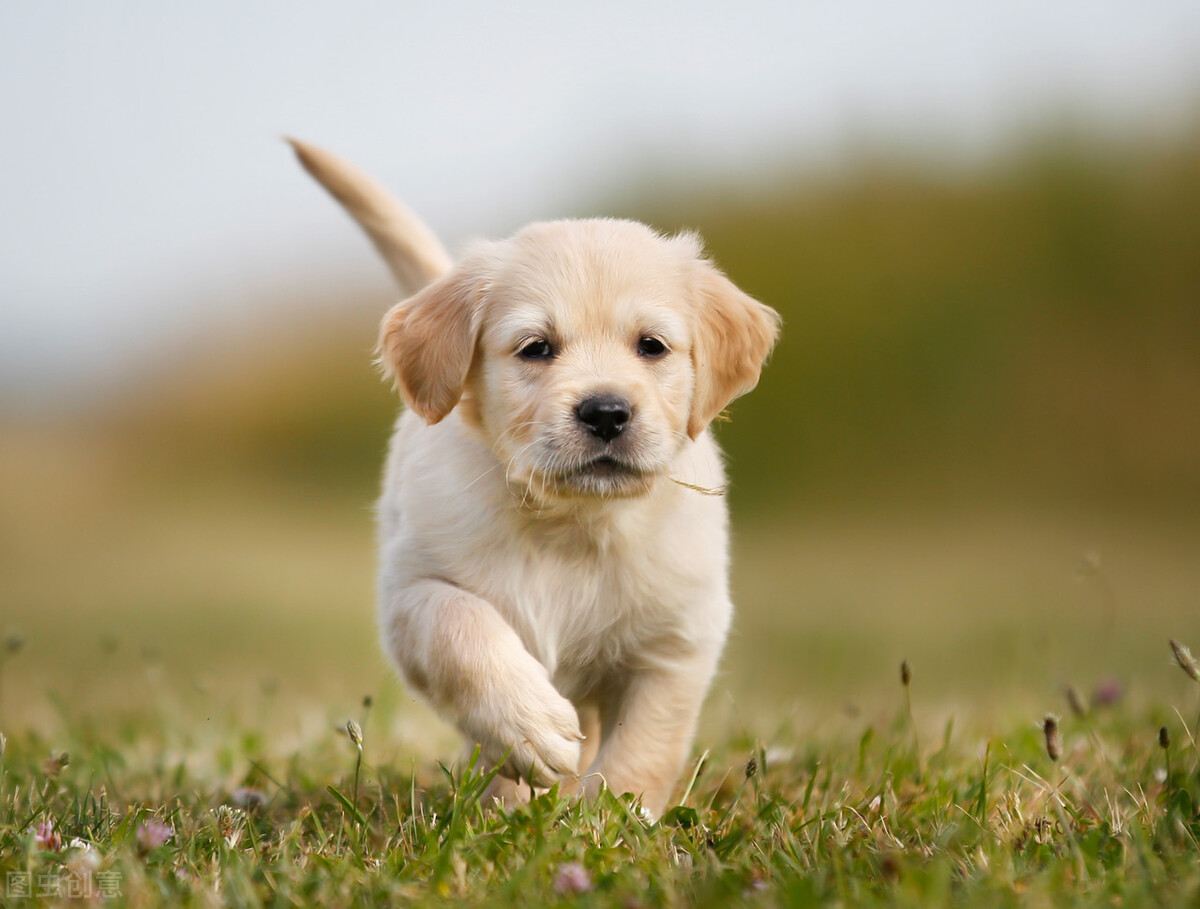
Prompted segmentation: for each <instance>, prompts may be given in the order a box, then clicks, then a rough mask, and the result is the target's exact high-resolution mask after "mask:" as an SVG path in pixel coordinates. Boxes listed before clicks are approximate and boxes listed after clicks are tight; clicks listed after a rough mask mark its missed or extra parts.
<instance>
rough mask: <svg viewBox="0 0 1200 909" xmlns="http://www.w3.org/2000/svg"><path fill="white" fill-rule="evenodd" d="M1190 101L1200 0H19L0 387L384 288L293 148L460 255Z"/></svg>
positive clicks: (32, 384) (9, 38)
mask: <svg viewBox="0 0 1200 909" xmlns="http://www.w3.org/2000/svg"><path fill="white" fill-rule="evenodd" d="M1198 89H1200V3H1197V2H1196V0H1179V2H1168V0H1160V2H1154V0H1142V2H1131V3H1104V2H1100V0H1086V2H1075V0H1071V2H1067V0H1063V2H1045V0H1041V2H1022V0H999V2H977V3H963V2H961V0H914V2H892V3H883V2H860V0H831V2H805V0H793V2H762V0H740V2H737V3H723V4H719V5H718V4H708V5H707V7H706V5H705V4H703V3H696V2H690V3H682V2H665V0H635V2H628V0H607V2H605V3H603V4H594V5H593V4H588V5H585V4H573V3H569V2H562V0H559V2H555V3H549V2H546V3H543V2H522V3H520V4H505V3H497V2H463V3H453V2H442V3H436V4H435V3H422V4H419V3H382V2H380V3H362V2H339V3H332V2H329V3H316V2H308V0H290V2H278V3H261V2H247V0H239V2H227V0H208V2H205V3H196V4H183V3H159V2H143V3H122V2H74V3H67V2H54V3H50V2H45V3H34V2H28V3H19V2H15V0H9V2H5V3H3V4H2V5H0V115H2V116H0V137H2V141H0V164H2V167H0V400H3V399H4V398H7V399H9V400H10V401H11V400H15V399H17V398H22V397H24V398H29V396H30V395H33V394H35V393H40V392H45V391H47V390H48V389H52V388H53V389H57V390H58V391H59V392H62V391H63V390H68V391H69V390H70V389H71V388H73V387H77V383H80V382H84V383H89V384H91V383H93V380H94V377H95V375H96V374H97V370H99V369H100V368H101V367H104V368H105V369H106V370H109V371H111V370H112V369H113V368H114V367H121V366H122V365H123V364H124V365H128V364H129V363H131V362H135V361H136V359H137V357H138V356H141V355H142V354H144V352H145V350H146V349H147V348H148V347H149V346H150V345H153V344H158V343H160V342H161V341H162V340H163V339H164V338H170V337H171V336H172V335H175V334H178V333H179V332H181V331H185V330H189V329H190V328H191V327H194V326H197V325H201V324H205V325H207V324H208V323H210V322H212V321H213V320H216V321H217V323H218V324H219V323H220V321H221V320H225V321H227V322H229V323H230V324H232V323H233V322H236V320H237V319H238V318H239V317H240V315H239V314H240V313H242V312H243V311H244V310H245V309H246V308H247V307H250V306H252V305H253V301H254V299H255V298H256V297H257V296H258V295H260V293H261V291H262V290H263V289H274V290H280V291H284V292H286V291H287V290H288V289H289V288H293V287H294V288H295V289H296V290H297V291H299V290H300V289H303V288H304V287H305V286H307V285H308V284H309V283H310V282H311V281H312V280H313V278H314V276H315V275H318V274H319V273H320V272H321V271H322V270H324V269H325V268H326V267H327V269H328V271H329V273H330V274H331V275H344V274H356V273H357V272H356V269H361V270H362V272H363V275H364V280H376V281H378V282H379V284H380V286H383V285H384V284H385V282H386V277H385V273H384V272H383V270H382V268H381V267H380V266H378V265H377V264H376V263H375V261H374V259H373V256H372V253H371V252H370V250H369V247H368V246H367V245H366V243H365V242H364V241H363V240H362V239H361V238H360V237H359V236H358V235H357V233H356V232H355V231H354V230H353V229H352V228H351V227H350V225H349V222H348V221H346V220H345V219H344V218H342V217H341V216H340V215H339V214H338V213H337V212H336V210H334V209H333V208H332V203H330V202H329V201H328V200H327V199H326V198H325V197H324V196H322V195H321V194H320V193H319V192H318V191H317V190H316V189H315V187H314V186H311V185H308V184H307V183H306V180H307V178H306V177H305V176H304V175H303V174H301V172H300V171H299V169H298V168H297V167H296V166H295V164H294V162H293V161H292V160H291V159H290V157H289V156H288V154H287V152H286V150H285V149H284V148H283V146H282V145H281V143H280V142H279V138H278V137H279V136H280V135H281V134H283V133H291V134H294V135H296V136H299V137H302V138H306V139H310V140H312V141H316V142H318V143H320V144H324V145H326V146H328V147H330V148H333V149H335V150H337V151H339V152H341V153H342V154H344V155H346V156H347V157H350V158H351V159H353V160H355V161H357V162H358V163H360V164H361V165H363V166H364V167H366V168H367V169H368V170H371V171H373V172H374V173H376V174H377V175H378V176H380V177H381V178H383V179H384V181H385V182H387V183H388V184H389V185H391V186H392V187H394V188H395V189H396V190H397V191H398V192H399V193H400V194H401V195H402V196H403V197H404V198H405V199H406V201H408V202H409V203H410V204H411V205H412V206H413V207H414V208H415V209H416V210H417V211H418V212H420V213H421V214H422V215H423V216H424V217H425V218H426V219H427V220H428V221H429V222H430V223H431V224H432V225H433V226H434V228H435V229H436V230H438V231H439V233H441V234H442V235H443V236H444V237H445V238H446V239H447V240H448V241H450V242H451V243H452V244H453V242H454V241H456V240H459V239H461V238H462V237H463V236H465V235H467V234H476V233H484V234H494V233H503V232H507V231H508V230H510V229H512V228H514V227H516V226H518V225H520V224H521V223H524V222H525V221H528V220H531V219H533V218H537V217H549V216H556V215H562V214H564V213H568V214H582V213H584V212H581V211H580V210H579V207H580V205H581V204H586V201H587V200H589V199H595V198H599V197H600V196H601V195H602V194H603V193H604V192H605V191H606V189H615V188H619V187H621V186H622V185H623V183H624V180H625V179H626V178H627V177H628V176H629V175H630V174H631V173H636V172H637V169H638V168H639V167H644V166H647V165H646V162H649V164H650V165H652V166H653V167H657V168H666V167H670V168H671V169H672V171H674V172H675V173H676V174H679V175H686V174H687V173H689V172H694V173H695V172H707V173H712V172H719V171H724V170H729V171H731V172H737V171H738V170H744V169H746V168H749V167H752V166H753V165H754V164H755V163H756V162H762V161H766V160H770V161H778V160H779V159H780V157H781V156H785V155H791V154H794V155H796V156H797V159H798V160H805V159H806V158H813V157H816V158H819V157H821V156H828V155H829V154H830V153H831V152H832V150H836V149H837V148H838V147H839V146H840V145H841V144H842V143H844V142H845V141H846V140H847V138H848V137H850V136H854V135H862V134H866V135H870V136H876V137H884V138H888V139H891V140H895V141H898V142H907V143H915V142H919V140H920V137H921V136H922V135H927V134H928V133H929V131H930V129H934V130H935V131H936V134H937V135H939V136H941V137H943V138H945V139H948V140H950V141H951V142H952V143H953V144H955V145H956V146H961V147H963V148H976V149H977V148H980V147H984V146H986V145H987V143H988V142H989V141H992V140H994V139H995V138H997V137H1003V136H1004V135H1006V134H1008V133H1010V132H1011V131H1012V130H1013V129H1015V128H1019V127H1021V126H1023V125H1028V124H1029V123H1032V122H1037V121H1038V120H1039V119H1040V118H1043V117H1045V116H1046V115H1047V114H1048V112H1050V111H1053V110H1058V109H1062V107H1063V105H1064V103H1066V104H1067V105H1068V106H1071V107H1073V108H1074V109H1076V110H1080V111H1083V112H1085V113H1088V114H1089V115H1091V116H1095V117H1100V118H1105V117H1107V118H1112V119H1116V120H1120V119H1122V118H1128V117H1131V116H1132V117H1147V118H1155V117H1160V116H1163V117H1166V116H1170V115H1172V114H1173V113H1178V111H1179V110H1182V109H1184V108H1185V107H1186V105H1187V103H1189V101H1190V102H1194V101H1195V100H1196V98H1197V97H1198ZM325 263H328V265H327V266H326V264H325Z"/></svg>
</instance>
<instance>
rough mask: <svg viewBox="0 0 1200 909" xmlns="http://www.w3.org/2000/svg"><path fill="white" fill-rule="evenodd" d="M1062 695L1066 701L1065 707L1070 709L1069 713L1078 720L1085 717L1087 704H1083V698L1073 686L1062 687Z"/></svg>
mask: <svg viewBox="0 0 1200 909" xmlns="http://www.w3.org/2000/svg"><path fill="white" fill-rule="evenodd" d="M1063 695H1064V696H1065V697H1066V699H1067V706H1068V707H1070V708H1071V713H1073V714H1074V715H1075V716H1076V717H1078V718H1079V719H1083V718H1084V717H1085V716H1087V704H1085V703H1084V702H1083V697H1082V696H1081V695H1080V694H1079V690H1078V689H1077V688H1076V687H1075V686H1074V685H1064V686H1063Z"/></svg>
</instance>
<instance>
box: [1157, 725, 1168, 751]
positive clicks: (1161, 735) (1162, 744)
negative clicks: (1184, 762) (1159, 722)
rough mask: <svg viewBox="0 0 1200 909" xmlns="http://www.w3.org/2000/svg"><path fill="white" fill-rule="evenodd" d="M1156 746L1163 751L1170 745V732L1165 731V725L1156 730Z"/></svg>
mask: <svg viewBox="0 0 1200 909" xmlns="http://www.w3.org/2000/svg"><path fill="white" fill-rule="evenodd" d="M1158 747H1159V748H1161V749H1162V750H1163V751H1166V750H1167V749H1168V748H1170V747H1171V733H1170V732H1168V731H1167V727H1166V726H1163V727H1161V728H1160V729H1159V730H1158Z"/></svg>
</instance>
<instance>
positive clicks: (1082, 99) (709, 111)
mask: <svg viewBox="0 0 1200 909" xmlns="http://www.w3.org/2000/svg"><path fill="white" fill-rule="evenodd" d="M0 112H2V114H3V117H2V119H0V133H2V135H3V141H2V142H0V148H2V149H3V151H2V152H0V160H2V162H3V168H2V169H0V630H2V631H3V633H4V634H5V646H4V654H3V656H2V657H0V722H3V723H8V724H9V725H10V726H11V725H12V724H14V723H28V724H34V725H48V726H53V724H54V723H55V722H56V719H55V717H56V715H57V716H58V717H59V718H60V719H61V718H62V717H63V716H65V715H67V714H71V713H79V712H80V711H82V712H84V713H87V714H89V715H93V716H97V717H103V716H108V715H112V714H120V713H121V712H123V711H137V710H140V709H144V707H145V705H146V704H148V703H151V702H153V703H155V704H159V705H161V704H164V703H165V704H170V705H172V706H171V708H170V709H172V710H177V711H181V712H184V713H186V714H187V715H195V716H196V717H198V718H200V719H205V718H211V717H212V715H214V713H216V712H218V711H220V712H222V713H228V712H231V711H239V710H240V711H243V712H249V714H254V713H255V712H256V711H258V712H260V713H262V714H263V715H267V714H272V715H286V716H289V717H292V716H299V715H302V714H303V715H311V716H314V717H316V718H317V719H316V720H315V722H325V718H326V717H328V716H333V715H338V714H345V713H346V712H348V711H349V710H350V707H349V706H347V705H355V704H357V703H358V702H359V701H360V700H361V698H362V697H363V695H365V694H371V695H372V696H373V697H375V698H377V699H383V700H388V699H391V700H392V701H394V702H395V703H396V704H398V705H399V706H400V709H399V710H398V715H400V716H415V717H419V716H422V714H421V713H420V711H419V709H417V708H410V707H409V706H408V701H409V699H408V697H407V695H406V694H404V693H403V692H402V690H400V689H399V687H398V685H397V683H396V682H395V681H394V679H393V676H392V673H391V671H390V669H389V668H388V666H387V664H386V662H385V661H384V659H383V658H382V656H380V655H379V653H378V649H377V646H376V643H375V633H374V618H373V610H374V605H373V574H374V550H373V526H372V511H371V509H372V499H373V497H374V495H375V492H376V486H377V477H378V472H379V468H380V464H381V460H382V452H383V447H384V445H385V442H386V439H387V436H388V432H389V427H390V423H391V421H392V419H393V417H394V414H395V411H396V408H397V402H396V400H394V399H393V397H392V396H391V395H390V394H389V393H388V391H387V389H386V388H385V387H384V386H383V384H382V383H381V382H380V381H379V379H378V376H377V375H376V373H375V371H374V369H373V368H372V366H371V348H372V346H373V342H374V336H375V330H376V325H377V323H378V319H379V317H380V316H381V314H382V313H383V312H384V311H385V309H386V308H387V307H388V306H389V305H390V304H391V303H392V302H394V298H395V296H396V294H395V292H394V291H393V290H392V288H391V285H390V284H389V279H388V277H387V274H386V272H385V270H384V268H383V266H382V265H381V264H380V263H379V262H378V261H377V260H376V259H375V257H374V254H373V251H372V250H371V248H370V247H369V245H368V244H367V242H366V241H365V240H364V239H363V238H362V237H361V236H360V235H359V234H358V232H357V230H356V229H355V228H354V227H353V225H352V224H351V222H350V221H349V220H348V219H347V218H346V217H345V216H344V215H343V214H342V213H341V212H340V211H339V210H338V209H337V208H336V207H335V206H334V205H333V204H332V203H331V202H330V201H329V199H328V198H327V197H325V195H324V194H323V193H322V192H321V191H320V189H319V188H318V187H317V186H316V185H315V184H313V183H311V181H309V179H308V178H307V176H306V175H304V174H303V173H302V171H301V170H300V168H299V167H298V166H297V165H296V163H295V162H294V160H292V158H291V155H290V153H289V152H288V150H287V149H286V147H285V146H284V145H283V143H282V142H281V141H280V136H281V135H283V134H285V133H286V134H293V135H296V136H298V137H301V138H304V139H306V140H309V141H313V142H316V143H319V144H323V145H325V146H327V147H329V148H332V149H334V150H336V151H338V152H340V153H341V154H343V155H345V156H346V157H348V158H350V159H351V160H353V161H355V162H357V163H358V164H360V165H362V166H363V167H364V168H366V169H367V170H369V171H371V172H372V173H374V174H376V175H377V176H378V177H380V179H381V180H382V181H383V182H385V183H386V184H388V185H389V186H391V187H393V188H394V189H395V190H396V192H397V193H398V194H399V195H400V196H401V197H402V198H404V199H405V200H406V201H407V202H409V203H410V204H411V205H412V207H413V208H414V209H415V210H416V211H418V212H419V213H421V214H422V216H423V217H425V218H426V219H427V220H428V222H429V223H430V224H431V225H432V226H433V227H434V228H435V230H437V232H438V233H439V234H440V235H441V236H442V237H443V238H444V239H445V240H446V241H447V242H448V244H449V245H450V246H451V248H456V247H459V246H461V244H462V243H463V242H464V241H465V240H467V239H469V238H470V237H473V236H499V235H505V234H507V233H509V232H511V231H512V230H514V229H516V228H517V227H519V226H521V225H522V224H524V223H526V222H528V221H530V220H533V219H539V218H551V217H561V216H586V215H597V214H609V215H619V216H627V217H635V218H640V219H644V220H646V221H648V222H650V223H652V224H655V225H657V226H659V227H661V228H663V229H667V230H671V229H675V228H679V227H690V228H696V229H698V230H699V231H700V232H701V233H702V234H703V235H704V236H705V237H706V239H707V241H708V244H709V248H710V251H711V253H712V255H713V256H714V258H715V259H716V260H717V261H718V262H719V263H720V264H721V265H722V266H723V267H724V268H725V269H726V270H727V271H728V273H729V274H730V275H731V277H732V278H733V279H734V280H735V281H736V282H737V283H738V284H739V285H740V286H742V287H743V288H744V289H746V290H747V291H749V292H750V293H752V294H754V295H755V296H757V297H758V298H760V299H762V300H764V301H765V302H767V303H769V304H770V305H772V306H774V307H775V308H777V309H778V310H779V311H780V312H781V313H782V314H783V317H784V320H785V330H784V335H783V340H782V343H781V344H780V346H779V348H778V351H777V353H776V355H775V357H774V360H773V362H772V363H771V365H770V367H769V369H768V370H767V372H766V373H765V375H764V379H763V381H762V384H761V385H760V387H759V388H758V390H757V391H755V392H754V393H753V394H752V395H750V396H749V397H747V398H745V399H743V400H742V401H741V402H739V403H738V404H737V405H736V406H735V408H734V409H733V420H732V422H731V423H729V424H727V425H723V426H721V427H720V437H721V440H722V444H723V445H724V446H725V448H726V449H727V451H728V453H729V460H730V464H731V470H732V475H733V484H732V489H731V492H730V499H731V506H732V509H733V514H734V529H735V588H736V593H737V602H738V606H739V610H740V612H739V617H738V621H737V627H736V631H735V634H734V637H733V639H732V640H731V644H730V647H729V650H728V656H727V660H726V664H725V669H724V672H723V674H722V676H721V678H720V679H719V680H718V683H717V686H716V688H715V689H714V693H713V696H712V698H711V700H710V707H709V711H708V716H709V720H708V722H710V723H716V724H725V725H728V724H730V723H735V724H743V725H744V726H746V727H753V728H754V729H755V730H756V731H757V732H759V733H764V734H765V733H766V732H768V731H769V730H770V728H771V724H772V723H780V724H782V723H787V722H795V721H797V720H803V722H804V723H806V724H811V723H813V722H818V723H819V722H833V721H835V720H836V718H837V717H842V716H845V715H846V711H850V712H851V713H854V712H855V711H863V710H871V709H873V708H874V707H875V706H877V705H881V704H883V705H887V704H892V705H894V704H895V703H897V702H898V700H897V699H898V697H899V686H898V667H899V664H900V661H901V660H902V659H906V658H907V659H909V660H910V661H911V662H912V664H913V667H914V675H915V681H914V685H915V686H917V690H918V691H919V692H920V695H921V697H922V699H923V700H922V701H921V703H922V704H923V705H925V706H926V707H927V709H928V710H929V711H930V713H931V714H932V713H933V712H934V708H935V707H936V708H937V710H940V711H942V712H943V714H944V713H947V712H949V713H953V712H954V711H962V710H967V711H969V712H970V715H972V716H985V717H986V716H988V715H991V714H995V713H1007V712H1010V711H1013V710H1029V711H1030V716H1031V717H1032V716H1033V715H1034V711H1037V710H1043V709H1046V708H1047V707H1051V708H1054V707H1057V705H1059V704H1060V703H1061V699H1060V688H1061V686H1062V685H1063V684H1064V683H1071V684H1074V685H1075V686H1077V687H1078V688H1079V690H1080V691H1081V692H1083V693H1084V695H1085V696H1089V695H1091V694H1092V692H1093V691H1094V692H1095V697H1097V698H1098V699H1099V700H1100V701H1105V700H1110V699H1112V698H1114V697H1126V698H1133V699H1137V698H1140V699H1148V698H1151V697H1156V696H1159V695H1161V694H1163V693H1164V691H1166V692H1170V691H1173V690H1174V689H1173V688H1172V686H1173V685H1174V684H1176V679H1175V673H1173V672H1172V670H1170V669H1169V668H1168V666H1167V663H1168V656H1169V655H1168V650H1167V645H1166V642H1167V639H1168V637H1177V638H1180V639H1182V640H1184V641H1185V642H1186V641H1190V642H1191V643H1192V644H1193V646H1196V645H1200V5H1197V4H1195V3H1194V2H1183V0H1180V2H1168V0H1159V2H1142V3H1137V4H1133V3H1097V2H1094V0H1092V2H1087V3H1084V2H1064V3H1058V4H1044V3H1025V2H1004V3H999V2H988V3H979V4H969V5H967V6H965V7H964V5H963V4H958V3H952V2H949V0H913V2H906V3H897V4H873V3H867V2H858V0H852V2H840V3H774V2H764V0H747V2H743V3H739V4H736V5H731V6H729V7H728V8H724V9H721V10H717V11H711V10H710V11H701V10H699V9H698V8H696V7H695V6H694V5H693V4H688V5H685V4H683V3H676V2H665V0H639V2H637V3H634V2H624V0H616V2H610V3H607V4H604V5H596V6H592V7H590V8H587V9H585V8H583V7H581V6H578V5H573V4H550V3H542V2H533V3H525V4H522V5H521V6H520V8H519V9H516V8H513V9H505V8H502V7H501V6H497V5H495V4H487V3H477V2H471V3H464V4H454V5H450V4H440V5H436V4H390V5H389V4H382V3H379V4H376V3H342V4H337V5H334V4H332V3H314V2H307V0H304V2H292V3H287V4H282V3H254V4H244V3H238V4H235V3H231V2H212V3H207V4H204V5H203V6H202V7H185V6H181V5H162V4H151V3H111V4H77V5H74V6H72V7H70V9H69V11H68V10H67V9H65V8H63V7H59V6H55V5H47V4H22V5H18V4H6V5H5V6H4V7H3V10H2V11H0ZM1185 681H1186V680H1185ZM264 705H267V706H264Z"/></svg>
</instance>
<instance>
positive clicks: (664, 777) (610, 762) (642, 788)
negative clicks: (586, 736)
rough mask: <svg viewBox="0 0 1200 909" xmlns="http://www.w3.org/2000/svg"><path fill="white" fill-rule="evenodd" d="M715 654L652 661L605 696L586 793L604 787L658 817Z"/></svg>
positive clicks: (678, 769) (693, 728)
mask: <svg viewBox="0 0 1200 909" xmlns="http://www.w3.org/2000/svg"><path fill="white" fill-rule="evenodd" d="M719 654H720V647H719V646H711V647H707V648H703V649H701V650H699V651H693V652H691V653H690V654H688V655H687V656H684V657H676V658H674V659H671V660H662V661H656V662H655V663H654V664H652V665H647V666H644V667H643V668H639V669H636V670H633V671H632V672H631V673H630V674H629V675H628V676H626V677H625V678H624V679H623V681H622V682H621V683H620V685H619V687H615V688H613V689H611V690H610V691H608V692H607V695H608V703H607V704H606V706H605V708H604V710H603V713H602V722H603V730H604V731H603V741H602V742H601V745H600V751H599V753H598V754H597V755H596V759H595V761H593V762H592V764H591V766H590V767H588V770H587V773H586V774H585V776H584V780H583V788H584V792H585V793H586V794H588V795H595V793H596V792H598V791H599V790H600V787H601V786H604V785H607V787H608V788H609V789H611V790H612V791H613V792H616V793H622V792H632V793H635V794H638V795H641V797H642V807H643V808H645V809H646V811H647V812H649V813H650V814H651V815H653V816H654V817H659V816H660V815H661V814H662V812H663V810H664V809H665V808H666V806H667V800H668V799H669V798H670V796H671V790H672V789H674V787H675V783H676V782H677V780H678V779H679V774H680V772H681V771H682V769H683V764H684V761H685V760H686V759H687V755H688V750H689V749H690V748H691V746H692V737H693V736H694V735H695V732H696V721H697V719H698V718H699V716H700V708H701V706H702V705H703V704H704V697H705V695H706V694H707V692H708V686H709V682H710V681H711V680H712V676H713V672H714V671H715V669H716V665H717V658H718V656H719Z"/></svg>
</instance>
